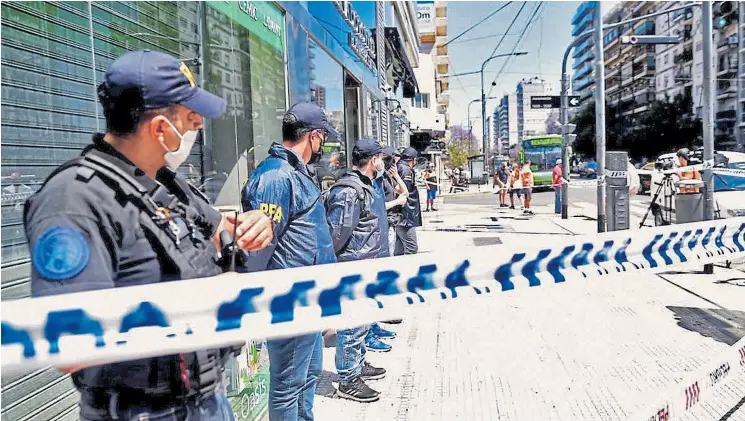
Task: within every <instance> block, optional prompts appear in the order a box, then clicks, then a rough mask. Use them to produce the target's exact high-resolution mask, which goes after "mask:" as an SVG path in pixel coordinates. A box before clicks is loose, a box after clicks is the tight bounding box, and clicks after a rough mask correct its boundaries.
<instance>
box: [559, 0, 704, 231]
mask: <svg viewBox="0 0 745 421" xmlns="http://www.w3.org/2000/svg"><path fill="white" fill-rule="evenodd" d="M599 3H600V2H596V5H599ZM699 5H700V3H686V4H683V5H680V6H676V7H671V8H669V9H667V10H663V11H660V12H654V13H650V14H648V15H644V16H639V17H635V18H631V19H626V20H623V21H621V22H616V23H612V24H609V25H606V26H604V27H602V28H601V27H600V26H601V25H600V23H601V22H602V18H601V17H600V16H599V14H600V13H599V10H600V9H599V8H598V12H597V14H596V15H595V19H594V20H593V24H594V25H595V26H594V27H593V29H590V30H588V31H585V32H582V33H581V34H579V35H577V36H576V37H575V38H574V40H573V41H572V43H571V44H569V46H567V48H566V50H564V57H563V58H562V60H561V115H563V116H564V117H562V124H566V123H567V122H568V121H564V119H566V120H568V111H567V108H568V107H569V102H568V98H567V96H568V95H569V92H568V91H569V88H568V84H569V77H568V76H567V61H568V60H569V53H570V52H571V51H572V49H574V47H576V46H577V45H579V44H580V43H582V42H585V41H586V40H588V39H590V37H591V36H592V35H593V34H595V35H596V36H597V33H598V32H599V33H600V40H601V41H602V39H603V30H605V29H611V28H617V27H621V26H624V25H626V24H629V23H633V22H637V21H640V20H643V19H649V18H652V17H655V16H661V15H667V14H669V13H672V12H674V11H676V10H682V9H687V8H689V7H694V6H699ZM599 22H600V23H599ZM710 37H711V35H710ZM630 38H631V37H630ZM634 38H637V39H638V38H644V37H634ZM646 38H650V37H646ZM666 38H669V37H666ZM649 41H653V40H651V39H648V42H646V43H651V44H654V43H656V41H655V42H649ZM659 41H662V43H670V40H669V39H661V40H659ZM629 43H636V42H631V40H629ZM596 47H597V43H596ZM599 50H600V55H599V56H598V57H600V58H601V59H602V57H603V55H602V54H603V48H602V47H601V48H600V49H599ZM596 51H597V48H596ZM604 73H605V69H603V76H605V75H604ZM596 84H597V85H598V87H601V86H602V90H603V96H602V98H603V110H602V117H603V125H604V124H605V79H597V80H596ZM597 90H598V89H597V88H596V92H595V94H596V97H597ZM595 105H596V107H597V106H598V104H597V103H596V104H595ZM599 117H600V116H599V115H598V113H597V112H596V118H599ZM599 125H600V123H599V122H598V121H596V128H597V127H599ZM604 137H605V130H603V138H604ZM567 146H568V145H567V138H566V137H565V138H564V141H563V142H562V151H561V152H562V161H564V159H565V158H566V156H567V155H568V151H567V149H566V148H567ZM603 149H605V142H603ZM603 159H605V153H603ZM562 164H563V165H565V164H566V163H565V162H562ZM599 165H600V160H598V166H599ZM562 170H563V171H564V174H565V176H566V177H567V179H568V176H569V173H568V172H567V171H568V170H567V167H565V166H564V167H563V168H562ZM604 170H605V168H603V172H602V173H601V172H600V168H598V176H599V177H600V176H603V177H604V176H605V171H604ZM601 186H602V185H599V186H598V190H600V189H601V188H602V187H601ZM566 193H567V189H566V188H564V189H563V194H562V210H561V211H562V218H563V219H566V218H567V216H566V215H567V210H568V207H569V200H568V199H569V197H568V195H567V194H566ZM600 196H601V193H600V191H598V198H600ZM597 205H598V213H600V209H601V208H603V209H604V208H605V203H603V202H598V204H597ZM598 225H600V221H598Z"/></svg>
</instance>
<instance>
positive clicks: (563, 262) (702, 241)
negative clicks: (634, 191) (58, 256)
mask: <svg viewBox="0 0 745 421" xmlns="http://www.w3.org/2000/svg"><path fill="white" fill-rule="evenodd" d="M743 255H745V218H731V219H724V220H717V221H707V222H701V223H694V224H683V225H673V226H667V227H659V228H655V229H650V230H644V231H633V232H628V231H616V232H612V233H606V234H603V235H599V236H598V235H593V236H586V237H571V239H566V240H565V241H555V242H552V244H551V245H550V246H539V245H526V246H525V247H524V248H522V249H521V250H518V251H515V250H514V248H506V247H499V246H494V247H482V248H478V249H467V250H452V251H448V252H445V253H437V254H421V255H413V256H399V257H390V258H385V259H378V260H368V261H356V262H345V263H337V264H329V265H321V266H312V267H305V268H295V269H286V270H281V271H266V272H261V273H252V274H242V275H239V274H224V275H221V276H217V277H212V278H205V279H193V280H185V281H179V282H168V283H158V284H151V285H144V286H136V287H127V288H117V289H106V290H98V291H89V292H81V293H75V294H66V295H59V296H51V297H41V298H31V299H25V300H19V301H6V302H4V303H3V305H2V309H1V310H0V313H1V314H2V334H1V335H0V336H2V359H1V360H0V363H1V364H2V370H3V372H5V371H7V370H14V369H15V370H18V369H23V370H28V369H32V368H34V367H40V366H45V365H69V364H100V363H102V362H111V361H118V360H127V359H135V358H146V357H152V356H156V355H168V354H174V353H178V352H185V351H189V350H194V349H200V348H209V347H217V346H225V345H229V344H235V343H237V342H245V341H246V340H247V339H251V338H257V339H259V338H277V337H286V336H294V335H298V334H303V333H308V332H318V331H321V330H324V329H335V328H336V329H338V328H344V327H352V326H359V325H361V324H364V323H370V322H373V321H377V320H389V319H394V318H398V317H400V316H402V315H404V313H405V312H407V311H408V309H412V308H414V307H415V306H418V305H432V304H436V305H442V304H447V303H450V302H452V301H454V300H463V299H466V298H468V297H475V296H488V295H491V294H493V293H496V292H501V291H510V290H513V289H515V288H526V287H538V286H542V285H560V284H563V283H566V282H569V281H574V280H586V279H589V278H595V277H602V276H606V275H613V274H619V273H629V272H635V271H664V270H667V269H669V268H671V267H679V266H686V265H696V266H700V265H701V264H703V263H711V262H716V261H722V260H725V259H728V258H733V257H738V256H743Z"/></svg>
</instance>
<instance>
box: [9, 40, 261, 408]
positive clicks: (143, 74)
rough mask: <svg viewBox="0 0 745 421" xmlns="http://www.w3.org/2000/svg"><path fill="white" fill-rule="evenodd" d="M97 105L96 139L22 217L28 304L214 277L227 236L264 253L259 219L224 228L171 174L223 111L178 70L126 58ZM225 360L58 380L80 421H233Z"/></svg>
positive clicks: (115, 66)
mask: <svg viewBox="0 0 745 421" xmlns="http://www.w3.org/2000/svg"><path fill="white" fill-rule="evenodd" d="M98 94H99V100H100V102H101V105H102V106H103V113H104V117H105V119H106V133H105V134H96V135H94V136H93V144H92V145H90V146H88V147H87V148H85V150H84V151H83V153H82V155H81V156H80V157H78V158H75V159H73V160H71V161H69V162H67V163H65V164H63V165H62V166H61V167H59V168H57V169H56V170H55V171H54V172H53V173H52V175H50V176H49V178H48V179H47V180H46V182H45V184H44V186H43V187H42V188H41V190H40V191H39V192H37V193H36V194H35V195H34V196H32V197H31V198H30V199H29V200H28V202H27V203H26V207H25V209H24V222H25V228H26V235H27V236H28V239H29V247H30V249H31V263H32V265H31V267H32V273H31V290H32V294H33V295H34V296H44V295H53V294H64V293H71V292H78V291H85V290H94V289H104V288H116V287H126V286H132V285H142V284H149V283H157V282H166V281H173V280H180V279H192V278H200V277H208V276H213V275H218V274H220V273H222V272H223V270H224V267H222V266H221V264H220V262H219V261H218V260H217V256H218V244H219V234H220V233H222V232H223V231H224V230H227V231H228V232H231V233H232V232H233V227H234V225H235V224H237V225H238V226H237V227H236V232H237V237H238V238H237V239H236V240H237V241H236V242H237V245H238V246H239V247H240V248H241V249H243V250H246V251H256V250H260V249H262V248H264V247H265V246H266V245H268V244H269V243H270V242H271V240H272V238H273V232H272V229H271V221H270V220H269V218H268V217H266V216H265V215H264V214H263V213H262V212H259V211H256V212H247V213H244V214H242V215H238V216H229V217H226V216H223V215H221V213H220V212H218V211H217V210H215V209H213V208H212V207H211V206H210V204H209V203H208V201H207V199H206V198H205V197H204V196H203V195H202V194H201V193H200V192H199V191H198V190H197V189H196V188H194V187H193V186H191V185H190V184H188V183H187V182H186V180H185V179H184V178H183V177H182V176H181V175H179V174H178V172H177V171H176V169H177V168H178V167H179V166H180V165H181V164H182V163H183V162H184V161H186V158H187V157H188V156H189V152H190V151H191V148H192V146H193V145H194V142H195V140H196V139H197V135H198V134H199V130H201V129H202V127H203V124H204V120H203V119H204V118H217V117H219V116H220V115H222V114H223V112H224V111H225V102H224V101H223V100H222V99H221V98H219V97H217V96H215V95H212V94H211V93H209V92H207V91H205V90H203V89H201V88H199V87H198V86H197V85H196V83H195V81H194V76H193V75H192V73H191V72H190V71H189V68H188V67H187V66H186V64H184V63H182V62H180V61H179V60H177V59H176V58H174V57H172V56H170V55H167V54H163V53H159V52H154V51H148V50H144V51H133V52H129V53H126V54H124V55H123V56H121V57H119V58H118V59H117V60H115V61H114V62H113V63H112V64H111V67H110V68H109V69H108V71H107V72H106V75H105V79H104V82H103V83H102V84H101V85H100V86H99V87H98ZM231 243H232V241H231ZM113 295H115V293H112V296H113ZM83 305H84V303H83ZM185 305H187V304H186V303H185ZM234 350H235V349H234V348H228V349H208V350H202V351H195V352H191V353H183V354H179V355H168V356H161V357H154V358H145V359H139V360H134V361H125V362H118V363H112V364H104V365H97V366H88V367H86V366H76V367H65V368H62V369H63V371H66V372H72V380H73V383H74V384H75V386H76V388H77V389H78V391H79V392H80V418H81V419H83V420H85V421H108V420H132V419H151V420H155V419H174V420H175V419H186V418H187V417H192V418H190V419H195V420H197V419H198V420H202V421H208V420H209V421H218V420H219V421H225V420H232V418H233V416H232V410H231V409H230V404H229V403H228V401H227V398H226V397H225V396H224V394H222V393H220V392H221V390H222V389H221V388H220V381H221V379H222V366H223V361H224V359H226V358H228V357H229V356H230V355H231V354H232V353H233V351H234Z"/></svg>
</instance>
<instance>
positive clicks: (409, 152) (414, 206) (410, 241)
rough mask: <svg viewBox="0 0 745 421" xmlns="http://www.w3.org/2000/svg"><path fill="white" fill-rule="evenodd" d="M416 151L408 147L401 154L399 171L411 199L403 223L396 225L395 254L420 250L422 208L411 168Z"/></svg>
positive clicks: (403, 212) (412, 252)
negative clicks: (419, 228) (418, 242)
mask: <svg viewBox="0 0 745 421" xmlns="http://www.w3.org/2000/svg"><path fill="white" fill-rule="evenodd" d="M417 155H418V153H417V151H416V149H414V148H412V147H408V148H406V149H404V150H403V152H401V160H399V161H398V164H397V169H398V174H399V175H400V176H401V179H402V180H403V181H404V183H405V184H406V189H407V190H408V191H409V197H408V199H407V200H406V204H405V205H404V206H402V209H401V215H402V218H401V221H400V222H399V223H398V225H396V249H395V251H394V254H395V255H396V256H400V255H403V254H416V252H417V251H418V250H419V245H418V244H417V238H416V227H420V226H422V206H421V203H420V201H419V190H417V188H416V179H415V177H414V169H413V168H411V167H410V166H409V162H408V161H410V160H414V159H416V157H417Z"/></svg>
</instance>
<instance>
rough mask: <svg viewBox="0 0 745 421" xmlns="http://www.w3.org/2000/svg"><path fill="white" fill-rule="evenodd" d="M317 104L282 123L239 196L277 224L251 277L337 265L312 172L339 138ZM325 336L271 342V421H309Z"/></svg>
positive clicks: (290, 113)
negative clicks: (258, 273)
mask: <svg viewBox="0 0 745 421" xmlns="http://www.w3.org/2000/svg"><path fill="white" fill-rule="evenodd" d="M338 136H339V134H338V132H336V130H334V128H333V127H332V126H331V124H330V123H329V121H328V118H327V117H326V113H325V112H324V111H323V109H322V108H321V107H319V106H318V105H316V104H313V103H308V102H301V103H298V104H295V105H293V106H292V107H291V108H290V109H289V110H287V112H286V113H285V115H284V118H283V119H282V138H283V141H282V143H273V144H272V145H271V146H270V147H269V156H268V157H267V158H266V159H264V160H263V161H262V162H261V163H260V164H259V166H258V167H257V168H256V170H255V171H254V172H253V174H251V178H250V179H249V181H248V183H247V184H246V186H245V188H244V189H243V192H242V202H243V208H244V209H260V210H262V211H263V212H265V213H266V214H267V215H268V216H269V217H270V218H271V219H272V221H273V222H274V240H273V241H272V242H271V244H270V245H269V246H268V247H267V248H266V249H265V250H262V251H261V252H259V253H258V254H257V255H256V256H254V259H255V260H254V262H258V263H257V264H254V265H253V266H252V267H251V268H250V269H251V270H272V269H287V268H294V267H303V266H313V265H319V264H325V263H334V262H336V255H335V253H334V246H333V243H332V240H331V233H330V232H329V227H328V224H327V222H326V210H325V209H324V207H323V200H322V199H321V190H320V188H319V185H318V183H317V181H316V180H315V178H314V177H313V176H312V175H311V172H310V171H309V169H308V165H309V164H310V165H314V164H316V163H318V162H319V161H320V159H321V156H322V155H323V144H324V143H325V142H326V139H327V138H329V137H333V138H337V139H338ZM322 342H323V341H322V337H321V334H320V333H311V334H307V335H300V336H296V337H291V338H281V339H271V340H268V341H267V350H268V352H269V373H270V380H269V419H270V421H295V420H303V421H310V420H312V419H313V397H314V395H315V390H316V382H317V380H318V376H319V375H320V373H321V370H322V368H323V361H322V356H323V353H322V351H323V349H322V346H323V343H322Z"/></svg>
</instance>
